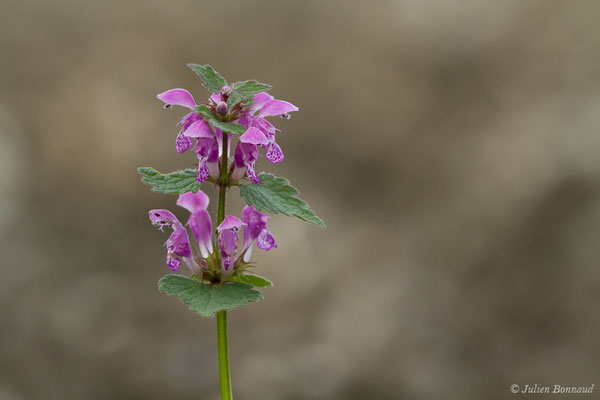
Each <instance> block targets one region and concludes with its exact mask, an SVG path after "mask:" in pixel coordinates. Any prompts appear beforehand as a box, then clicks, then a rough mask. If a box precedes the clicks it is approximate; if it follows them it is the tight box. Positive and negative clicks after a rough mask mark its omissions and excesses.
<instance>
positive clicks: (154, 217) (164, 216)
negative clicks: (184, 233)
mask: <svg viewBox="0 0 600 400" xmlns="http://www.w3.org/2000/svg"><path fill="white" fill-rule="evenodd" d="M148 216H149V217H150V222H152V225H154V226H156V227H157V228H158V229H160V230H161V231H162V230H163V228H164V227H165V226H167V227H173V226H174V227H173V229H176V228H179V227H181V228H183V225H181V222H179V220H178V219H177V217H176V216H175V215H173V213H172V212H171V211H169V210H158V209H156V210H150V211H148Z"/></svg>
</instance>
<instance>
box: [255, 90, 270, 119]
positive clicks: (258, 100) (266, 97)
mask: <svg viewBox="0 0 600 400" xmlns="http://www.w3.org/2000/svg"><path fill="white" fill-rule="evenodd" d="M273 99H274V97H273V96H271V95H270V94H268V93H265V92H260V93H257V94H255V95H254V99H253V100H254V102H253V103H252V105H251V106H250V108H249V111H250V113H251V114H253V113H254V112H255V111H258V110H260V109H261V108H262V107H263V106H264V105H265V104H267V103H268V102H270V101H271V100H273Z"/></svg>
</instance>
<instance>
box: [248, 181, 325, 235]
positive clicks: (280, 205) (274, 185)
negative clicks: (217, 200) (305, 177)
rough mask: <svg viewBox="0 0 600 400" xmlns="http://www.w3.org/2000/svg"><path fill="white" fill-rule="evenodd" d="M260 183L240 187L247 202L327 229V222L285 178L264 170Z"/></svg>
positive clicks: (260, 208) (258, 207)
mask: <svg viewBox="0 0 600 400" xmlns="http://www.w3.org/2000/svg"><path fill="white" fill-rule="evenodd" d="M258 179H259V180H260V185H258V184H254V183H250V184H247V185H242V186H241V187H240V194H241V195H242V197H243V198H244V200H246V204H248V205H251V206H254V207H255V208H256V209H257V210H258V211H261V210H263V209H264V210H267V211H268V212H270V213H273V214H277V213H282V214H285V215H287V216H288V217H296V218H300V219H301V220H303V221H306V222H310V223H311V224H315V225H317V226H318V227H320V228H323V229H325V228H326V226H325V223H324V222H323V221H322V220H321V218H319V217H317V216H316V215H315V213H314V212H313V211H312V210H311V209H310V208H309V207H308V204H306V203H305V202H304V200H302V199H301V198H299V197H297V195H298V190H296V188H295V187H293V186H292V185H290V182H289V181H288V180H287V179H285V178H278V177H276V176H275V175H273V174H268V173H266V172H262V173H261V174H259V175H258Z"/></svg>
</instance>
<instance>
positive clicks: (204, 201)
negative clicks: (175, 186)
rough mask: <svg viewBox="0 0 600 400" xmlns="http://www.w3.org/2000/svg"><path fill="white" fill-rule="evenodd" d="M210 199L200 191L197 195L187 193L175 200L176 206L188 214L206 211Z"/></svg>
mask: <svg viewBox="0 0 600 400" xmlns="http://www.w3.org/2000/svg"><path fill="white" fill-rule="evenodd" d="M209 202H210V199H209V198H208V196H207V195H206V193H204V192H203V191H202V190H198V192H197V193H192V192H187V193H184V194H180V195H179V198H178V199H177V205H178V206H180V207H183V208H185V209H186V210H188V211H189V212H190V213H192V214H193V213H195V212H197V211H201V210H206V209H207V208H208V204H209Z"/></svg>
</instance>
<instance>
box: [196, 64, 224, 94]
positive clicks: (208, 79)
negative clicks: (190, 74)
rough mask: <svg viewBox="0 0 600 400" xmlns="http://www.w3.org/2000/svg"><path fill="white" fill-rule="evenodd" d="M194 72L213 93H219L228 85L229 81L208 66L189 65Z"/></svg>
mask: <svg viewBox="0 0 600 400" xmlns="http://www.w3.org/2000/svg"><path fill="white" fill-rule="evenodd" d="M187 66H188V67H189V68H190V69H191V70H192V71H194V72H195V73H196V74H198V76H199V77H200V79H202V80H203V81H204V87H206V88H207V89H208V90H210V91H211V92H212V93H219V91H220V90H221V88H222V87H223V86H225V85H227V81H225V78H223V77H222V76H221V75H219V73H218V72H217V71H215V70H214V69H212V67H211V66H210V65H208V64H206V65H198V64H188V65H187Z"/></svg>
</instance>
